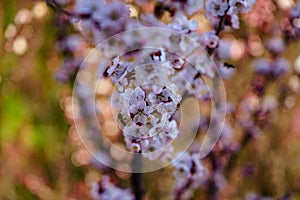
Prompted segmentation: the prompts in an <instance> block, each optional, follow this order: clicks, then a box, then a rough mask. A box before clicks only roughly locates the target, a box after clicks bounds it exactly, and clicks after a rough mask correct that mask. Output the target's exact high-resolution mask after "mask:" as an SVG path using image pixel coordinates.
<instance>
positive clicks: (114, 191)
mask: <svg viewBox="0 0 300 200" xmlns="http://www.w3.org/2000/svg"><path fill="white" fill-rule="evenodd" d="M91 196H92V198H93V199H94V200H119V199H122V200H134V196H133V194H132V192H131V191H130V190H129V189H121V188H119V187H116V186H115V185H113V184H112V183H111V182H110V180H109V177H108V176H103V177H102V180H101V182H100V183H92V189H91Z"/></svg>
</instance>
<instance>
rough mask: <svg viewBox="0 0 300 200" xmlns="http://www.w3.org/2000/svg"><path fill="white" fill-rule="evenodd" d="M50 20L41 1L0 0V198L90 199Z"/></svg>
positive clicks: (51, 20)
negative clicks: (65, 109)
mask: <svg viewBox="0 0 300 200" xmlns="http://www.w3.org/2000/svg"><path fill="white" fill-rule="evenodd" d="M54 24H55V23H54V13H53V12H52V10H49V8H48V7H47V5H46V3H45V2H43V1H26V0H25V1H24V0H21V1H20V0H1V2H0V26H1V29H0V30H1V32H0V46H1V49H0V91H1V92H0V110H1V114H0V143H1V144H0V146H1V148H0V155H1V156H0V163H1V164H0V199H3V200H5V199H88V198H89V189H88V188H87V186H86V185H85V171H86V168H85V167H81V166H82V164H81V163H80V162H79V163H78V162H77V160H78V159H77V160H76V156H77V157H78V154H79V155H80V152H77V150H78V148H75V145H74V142H73V143H72V142H70V141H71V140H72V139H73V140H74V137H73V136H72V135H71V133H70V132H69V131H68V129H69V126H68V121H67V119H66V118H65V117H64V114H63V111H62V109H61V108H62V107H61V104H62V102H60V99H61V98H60V97H61V96H62V93H65V92H68V89H65V88H64V87H63V86H62V85H59V84H58V83H57V82H56V80H55V78H54V71H55V70H56V69H57V68H58V66H59V65H60V62H61V61H60V56H59V55H58V53H57V52H58V50H57V45H56V34H57V32H56V29H55V25H54ZM75 143H76V142H75ZM78 144H80V143H78ZM72 157H73V158H72ZM74 157H75V158H74Z"/></svg>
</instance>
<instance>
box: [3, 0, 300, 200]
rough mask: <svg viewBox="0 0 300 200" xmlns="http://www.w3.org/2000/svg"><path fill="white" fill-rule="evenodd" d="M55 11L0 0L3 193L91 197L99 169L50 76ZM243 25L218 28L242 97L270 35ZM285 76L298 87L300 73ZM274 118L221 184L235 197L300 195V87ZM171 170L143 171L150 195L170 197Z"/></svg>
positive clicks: (232, 87)
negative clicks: (229, 45)
mask: <svg viewBox="0 0 300 200" xmlns="http://www.w3.org/2000/svg"><path fill="white" fill-rule="evenodd" d="M265 2H271V1H265ZM278 2H279V4H277V5H279V7H282V10H284V9H285V7H287V8H288V6H289V5H288V4H287V3H286V2H293V3H294V1H285V0H282V1H277V3H278ZM280 2H281V3H280ZM271 4H272V3H270V5H269V7H268V5H267V9H265V10H264V12H263V13H264V14H265V15H267V16H265V18H264V19H266V22H265V24H262V26H264V28H267V26H266V25H268V24H270V23H273V21H276V17H280V12H279V13H278V15H275V14H274V13H276V12H277V11H276V8H275V7H272V5H271ZM281 14H282V13H281ZM256 16H257V15H256ZM55 17H56V16H55V13H54V12H53V10H51V9H49V8H48V7H47V5H46V3H45V2H44V1H28V0H1V2H0V27H1V29H0V30H1V32H0V46H1V48H0V112H1V113H0V199H1V200H2V199H3V200H11V199H12V200H14V199H26V200H27V199H68V200H73V199H89V198H90V197H89V190H90V189H89V183H90V182H91V181H93V180H98V178H99V177H100V176H101V173H100V172H99V170H97V169H96V168H95V167H93V166H91V165H90V162H91V158H90V155H89V154H88V153H87V151H86V150H85V149H84V148H83V146H82V145H81V142H80V140H79V138H78V136H77V133H76V131H75V129H74V127H72V122H71V117H70V106H71V88H70V87H69V86H68V85H61V84H59V83H58V82H57V81H56V80H55V78H54V74H55V72H56V71H57V69H58V68H59V66H60V65H62V63H61V62H62V61H61V60H62V55H61V54H60V53H59V47H58V46H57V37H58V31H57V29H56V27H55ZM252 17H253V19H255V16H252ZM199 20H200V21H201V20H203V23H202V24H200V29H202V31H203V30H206V29H208V28H207V21H204V18H201V17H200V18H199ZM256 20H257V22H259V21H260V20H258V19H256ZM254 21H255V20H254ZM203 24H204V25H203ZM245 26H246V25H245V24H244V23H242V24H241V30H238V31H235V33H234V34H233V33H232V34H227V35H226V34H224V35H223V36H221V37H227V38H228V39H229V40H231V41H233V44H234V45H235V46H234V47H233V48H234V50H231V51H232V58H233V63H234V65H235V66H237V68H238V72H237V75H236V76H235V77H234V78H233V79H232V80H231V81H230V82H226V87H227V96H228V99H229V100H230V101H231V102H233V103H235V102H238V101H239V99H240V98H241V96H242V94H243V92H244V89H245V88H247V85H249V83H250V82H251V78H252V77H251V76H249V74H251V73H252V72H253V70H252V68H251V65H252V62H253V60H254V59H255V58H256V57H260V56H262V55H263V54H264V49H263V41H264V40H266V39H268V37H269V36H268V34H264V33H260V32H258V31H259V30H260V29H259V28H257V27H258V26H260V25H259V24H255V25H253V27H254V26H256V28H257V29H255V28H245ZM245 30H246V31H245ZM266 32H268V30H266ZM235 37H236V38H239V39H235ZM248 41H250V43H251V44H250V50H249V49H248V50H247V53H249V52H250V54H251V56H249V57H248V59H246V60H245V59H243V56H245V52H246V45H248V44H247V42H248ZM251 45H252V46H251ZM299 54H300V45H299V43H293V44H290V45H289V46H288V47H287V50H286V52H285V54H284V56H285V58H287V59H288V60H289V61H290V62H291V65H292V66H293V67H297V66H300V57H298V56H299ZM297 58H298V60H297ZM299 68H300V67H299ZM282 81H283V82H285V83H288V84H291V85H292V87H294V88H296V90H299V86H300V84H299V80H298V78H297V76H289V77H288V78H286V79H284V80H282ZM278 85H282V84H281V83H275V84H274V85H273V86H272V87H270V89H269V91H268V93H269V94H273V93H274V91H277V90H276V89H274V88H276V87H278ZM276 95H277V94H276ZM63 110H65V111H63ZM272 120H273V122H272V123H271V124H270V125H269V127H268V128H267V129H266V134H264V135H262V136H261V137H260V138H259V139H256V140H255V142H252V143H250V144H249V145H248V146H247V147H246V149H245V150H243V152H242V153H241V155H240V156H239V159H238V162H237V165H238V166H237V169H236V170H235V171H234V173H233V175H232V176H231V177H232V178H231V179H229V184H228V186H226V187H227V189H226V190H225V191H226V193H234V199H243V196H244V195H245V194H246V193H248V192H257V193H259V194H262V195H266V196H282V195H284V194H286V192H287V191H291V192H292V191H293V192H295V194H296V195H295V196H294V197H293V198H294V199H300V193H299V190H300V131H299V128H300V102H299V97H298V95H291V96H290V97H289V98H286V99H285V102H284V103H283V104H282V105H280V107H279V110H278V113H277V115H276V116H274V118H273V119H272ZM114 173H116V174H115V176H116V177H118V178H120V179H123V180H124V182H123V184H124V185H128V178H129V176H130V175H124V174H118V173H117V172H114ZM170 173H171V172H170V170H168V169H164V170H161V171H158V172H153V173H148V174H145V175H144V177H145V185H146V188H147V198H149V199H168V198H167V193H168V191H170V190H171V188H172V178H171V176H170ZM158 175H159V176H164V177H166V179H165V181H164V183H163V186H162V185H161V184H160V183H159V184H157V183H156V181H157V180H156V179H155V178H154V177H158ZM298 193H299V194H298ZM197 196H201V191H199V192H198V193H197V194H196V197H195V199H198V198H197ZM224 196H226V194H224ZM199 199H200V197H199Z"/></svg>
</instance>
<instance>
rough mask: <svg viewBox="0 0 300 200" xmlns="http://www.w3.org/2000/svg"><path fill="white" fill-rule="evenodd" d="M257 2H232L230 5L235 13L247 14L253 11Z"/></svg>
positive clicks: (238, 0)
mask: <svg viewBox="0 0 300 200" xmlns="http://www.w3.org/2000/svg"><path fill="white" fill-rule="evenodd" d="M255 1H256V0H230V1H229V5H230V8H231V9H232V10H233V12H235V13H237V12H242V13H247V12H249V11H250V10H251V8H252V6H253V4H254V3H255Z"/></svg>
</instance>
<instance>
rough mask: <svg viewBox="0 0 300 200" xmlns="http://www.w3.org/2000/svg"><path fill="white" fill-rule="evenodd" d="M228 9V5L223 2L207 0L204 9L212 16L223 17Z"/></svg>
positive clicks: (220, 0) (221, 0) (222, 0)
mask: <svg viewBox="0 0 300 200" xmlns="http://www.w3.org/2000/svg"><path fill="white" fill-rule="evenodd" d="M227 8H228V3H227V2H226V1H224V0H207V1H206V2H205V9H206V11H207V12H208V13H210V14H211V15H213V16H224V15H225V11H226V10H227Z"/></svg>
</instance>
